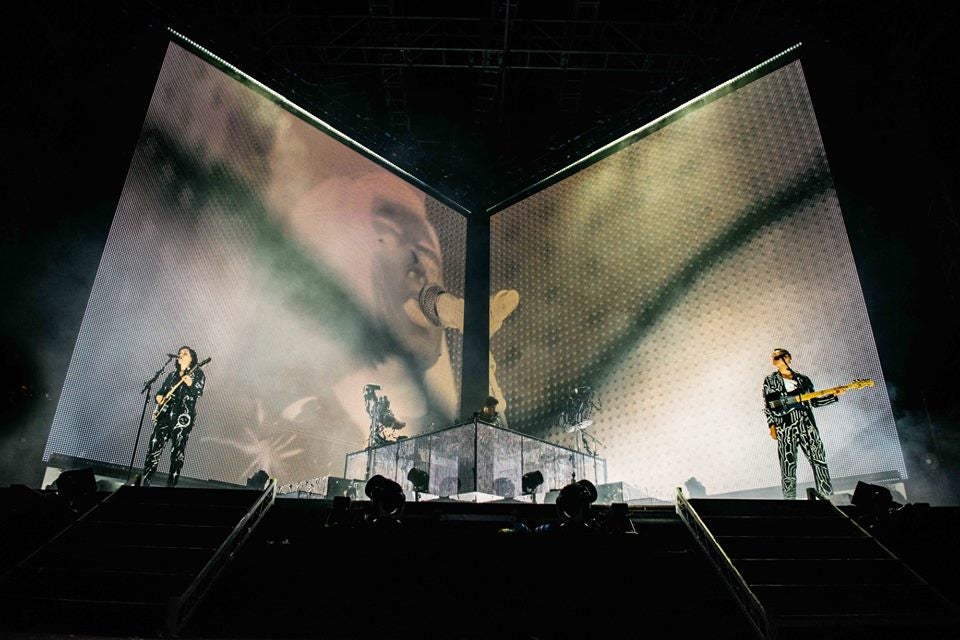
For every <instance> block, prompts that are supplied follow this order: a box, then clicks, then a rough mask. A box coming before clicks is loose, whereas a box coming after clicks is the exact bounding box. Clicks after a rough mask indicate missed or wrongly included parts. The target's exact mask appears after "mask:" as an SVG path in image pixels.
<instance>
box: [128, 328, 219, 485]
mask: <svg viewBox="0 0 960 640" xmlns="http://www.w3.org/2000/svg"><path fill="white" fill-rule="evenodd" d="M203 364H204V363H199V366H198V362H197V352H196V351H194V350H193V349H191V348H190V347H186V346H185V347H180V350H179V351H178V352H177V368H176V369H174V370H173V371H171V372H170V374H169V375H168V376H167V377H166V379H165V380H164V381H163V385H162V386H161V387H160V390H159V391H158V392H157V397H156V400H157V409H156V410H155V411H154V419H153V435H152V436H151V437H150V447H149V448H148V449H147V457H146V460H145V461H144V463H143V484H144V485H149V484H150V478H152V477H153V474H154V473H155V472H156V471H157V465H158V464H159V463H160V456H161V454H162V453H163V447H164V445H165V444H166V442H167V440H170V475H169V476H167V486H168V487H174V486H176V485H177V481H178V480H179V479H180V470H181V469H182V468H183V456H184V451H185V450H186V448H187V440H188V439H189V437H190V431H191V430H192V429H193V423H194V420H195V419H196V416H197V398H199V397H200V395H201V394H202V393H203V386H204V383H205V382H206V375H205V374H204V373H203V369H201V368H200V366H202V365H203Z"/></svg>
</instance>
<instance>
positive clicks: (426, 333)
mask: <svg viewBox="0 0 960 640" xmlns="http://www.w3.org/2000/svg"><path fill="white" fill-rule="evenodd" d="M286 223H287V225H288V228H289V231H290V233H291V234H292V235H293V236H294V237H296V238H297V240H298V242H300V243H302V244H303V245H305V246H307V247H309V249H310V251H311V252H312V253H313V254H314V255H317V256H320V257H322V258H323V259H325V260H326V261H328V262H329V264H330V265H331V266H332V267H333V268H335V269H337V270H338V271H339V272H340V276H341V277H343V278H349V280H350V281H351V282H352V283H354V285H355V292H356V293H357V295H358V297H359V300H360V302H361V303H362V304H363V306H364V309H365V310H366V311H367V313H368V314H370V316H371V317H372V318H375V319H376V322H377V323H378V324H379V325H380V326H381V327H382V328H383V329H384V330H385V331H387V332H389V334H390V335H391V336H392V337H393V338H395V339H396V341H397V343H398V346H399V347H400V348H401V349H403V350H405V351H407V352H408V353H409V355H410V356H411V359H412V361H413V362H414V363H416V365H418V366H430V365H432V364H433V363H434V362H435V361H436V359H437V358H438V357H439V355H440V342H441V338H442V331H441V329H440V328H439V327H437V326H435V325H433V324H432V323H431V322H430V321H429V320H427V318H426V316H424V314H423V312H422V311H421V310H420V306H419V304H418V302H417V294H418V293H419V292H420V289H422V288H423V286H424V285H426V284H428V283H439V282H442V280H443V277H442V273H441V266H440V265H441V249H440V242H439V239H438V238H437V234H436V231H435V230H434V228H433V226H432V225H431V224H430V222H429V220H428V219H427V213H426V208H425V204H424V196H423V194H422V193H420V192H418V191H416V190H415V189H413V188H412V187H410V186H409V185H407V184H406V183H405V182H403V181H402V180H400V179H399V178H396V177H395V176H392V175H390V174H387V173H383V172H378V173H375V174H367V175H364V176H361V177H359V178H356V179H342V178H332V179H329V180H325V181H323V182H322V183H320V184H318V185H317V186H316V187H315V188H314V189H311V190H310V191H308V192H306V193H305V194H304V195H303V197H302V198H301V199H300V200H299V201H297V203H296V204H295V205H294V206H293V208H292V209H291V210H290V212H289V215H288V216H287V220H286Z"/></svg>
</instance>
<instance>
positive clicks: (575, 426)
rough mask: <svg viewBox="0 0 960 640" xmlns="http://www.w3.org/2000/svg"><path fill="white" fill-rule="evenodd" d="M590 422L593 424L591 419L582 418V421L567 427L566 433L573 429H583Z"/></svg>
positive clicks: (571, 431)
mask: <svg viewBox="0 0 960 640" xmlns="http://www.w3.org/2000/svg"><path fill="white" fill-rule="evenodd" d="M592 424H593V420H584V421H582V422H578V423H577V424H572V425H570V426H569V427H567V433H573V432H574V431H583V430H584V429H586V428H587V427H589V426H590V425H592Z"/></svg>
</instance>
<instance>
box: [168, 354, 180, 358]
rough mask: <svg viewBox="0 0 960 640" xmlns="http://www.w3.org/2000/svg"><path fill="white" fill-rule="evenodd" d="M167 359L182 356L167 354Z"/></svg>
mask: <svg viewBox="0 0 960 640" xmlns="http://www.w3.org/2000/svg"><path fill="white" fill-rule="evenodd" d="M167 357H168V358H179V357H180V356H178V355H177V354H175V353H168V354H167Z"/></svg>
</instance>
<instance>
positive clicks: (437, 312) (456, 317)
mask: <svg viewBox="0 0 960 640" xmlns="http://www.w3.org/2000/svg"><path fill="white" fill-rule="evenodd" d="M417 305H418V306H419V307H420V311H422V312H423V315H425V316H426V317H427V320H429V321H430V322H431V324H433V325H434V326H436V327H451V328H453V329H459V330H460V331H463V299H462V298H458V297H457V296H455V295H453V294H450V293H447V292H446V291H445V290H444V289H443V287H441V286H440V285H438V284H436V283H432V284H428V285H424V287H423V288H422V289H420V293H419V294H417Z"/></svg>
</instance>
